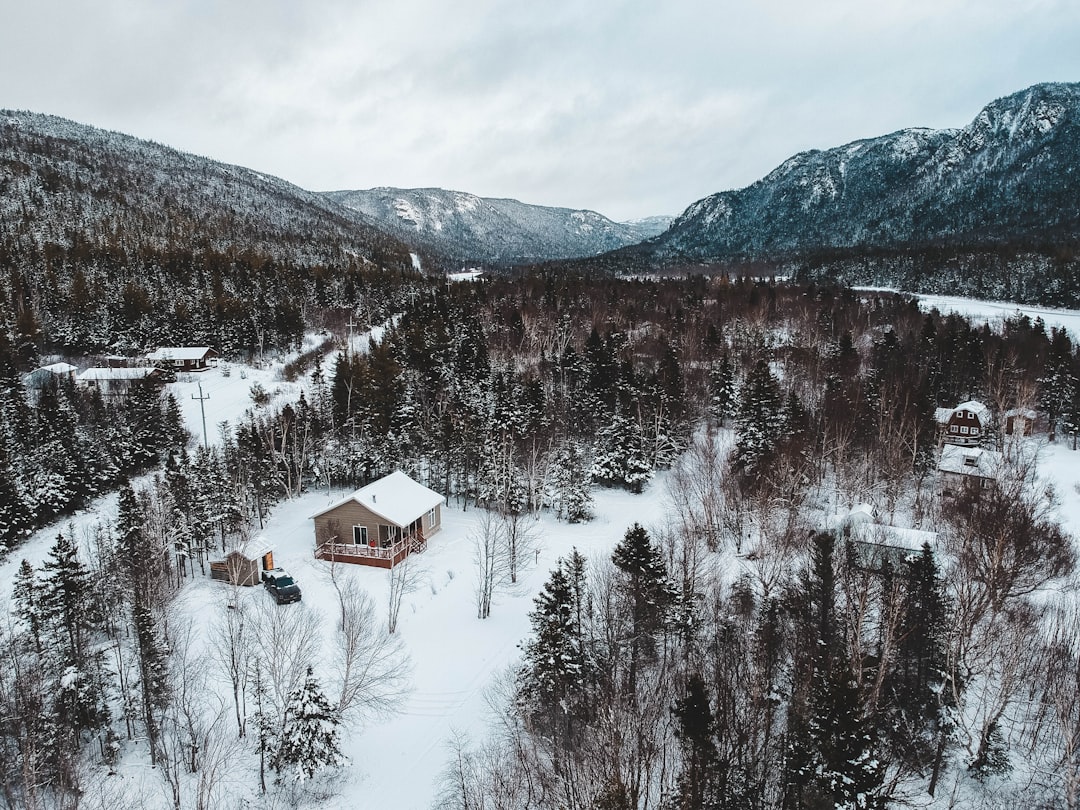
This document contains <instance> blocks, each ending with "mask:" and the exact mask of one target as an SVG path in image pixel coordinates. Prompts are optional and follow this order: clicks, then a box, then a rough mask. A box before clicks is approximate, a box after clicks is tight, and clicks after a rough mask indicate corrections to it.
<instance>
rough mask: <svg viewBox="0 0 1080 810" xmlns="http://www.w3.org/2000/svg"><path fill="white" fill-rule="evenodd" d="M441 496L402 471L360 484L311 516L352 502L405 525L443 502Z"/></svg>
mask: <svg viewBox="0 0 1080 810" xmlns="http://www.w3.org/2000/svg"><path fill="white" fill-rule="evenodd" d="M443 500H444V499H443V496H442V495H440V494H439V493H438V492H435V491H434V490H430V489H428V488H427V487H425V486H424V485H423V484H419V483H417V482H416V481H414V480H412V479H411V478H409V476H407V475H406V474H405V473H403V472H402V471H401V470H398V471H397V472H392V473H390V475H387V476H385V477H384V478H380V479H379V480H378V481H373V482H372V483H370V484H368V485H367V486H366V487H361V488H360V489H358V490H356V492H354V493H352V494H351V495H349V496H348V497H346V498H342V499H341V500H340V501H337V502H336V503H332V504H330V506H328V507H326V508H325V509H321V510H319V511H318V512H316V513H315V514H313V515H312V516H311V517H312V518H317V517H318V516H319V515H324V514H326V513H327V512H329V511H331V510H333V509H337V508H338V507H339V506H341V505H342V504H345V503H348V502H349V501H355V502H356V503H358V504H360V505H361V506H363V507H365V508H366V509H369V510H370V511H372V512H374V513H375V514H376V515H378V516H379V517H381V518H385V519H386V520H388V521H390V522H391V523H393V524H394V525H395V526H407V525H408V524H410V523H412V522H413V521H414V520H416V519H417V518H418V517H420V516H421V515H423V514H424V513H425V512H429V511H430V510H432V509H434V508H435V507H436V506H438V505H439V504H441V503H442V502H443Z"/></svg>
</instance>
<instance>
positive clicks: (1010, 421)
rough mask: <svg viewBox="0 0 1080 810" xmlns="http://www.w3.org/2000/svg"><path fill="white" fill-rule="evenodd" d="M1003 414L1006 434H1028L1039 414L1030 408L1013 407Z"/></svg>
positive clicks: (1033, 427) (1031, 430)
mask: <svg viewBox="0 0 1080 810" xmlns="http://www.w3.org/2000/svg"><path fill="white" fill-rule="evenodd" d="M1004 416H1005V435H1006V436H1030V435H1031V434H1032V432H1033V431H1034V430H1035V420H1036V419H1037V418H1038V416H1039V415H1038V414H1037V413H1036V412H1035V411H1033V410H1032V409H1031V408H1013V409H1011V410H1008V411H1005V414H1004Z"/></svg>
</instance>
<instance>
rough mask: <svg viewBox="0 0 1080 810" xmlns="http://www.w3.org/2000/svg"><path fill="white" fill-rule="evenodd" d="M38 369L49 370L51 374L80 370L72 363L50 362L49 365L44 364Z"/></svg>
mask: <svg viewBox="0 0 1080 810" xmlns="http://www.w3.org/2000/svg"><path fill="white" fill-rule="evenodd" d="M38 371H48V372H49V373H50V374H57V375H59V374H70V373H71V372H73V371H78V368H77V367H76V366H73V365H71V363H49V365H47V366H42V367H41V368H39V369H38Z"/></svg>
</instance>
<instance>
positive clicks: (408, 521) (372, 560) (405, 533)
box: [311, 470, 444, 568]
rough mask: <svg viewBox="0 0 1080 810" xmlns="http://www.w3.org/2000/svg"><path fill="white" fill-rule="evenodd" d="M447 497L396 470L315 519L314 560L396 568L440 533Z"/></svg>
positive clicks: (324, 511)
mask: <svg viewBox="0 0 1080 810" xmlns="http://www.w3.org/2000/svg"><path fill="white" fill-rule="evenodd" d="M443 502H444V498H443V496H442V495H440V494H439V493H438V492H435V491H434V490H430V489H428V488H427V487H425V486H424V485H423V484H420V483H418V482H416V481H414V480H413V479H412V478H410V477H409V476H407V475H406V474H405V473H403V472H401V471H400V470H398V471H397V472H393V473H391V474H390V475H387V476H385V477H383V478H380V479H379V480H378V481H374V482H372V483H370V484H368V485H367V486H366V487H361V488H360V489H358V490H356V491H355V492H353V493H352V494H351V495H348V496H347V497H345V498H342V499H341V500H339V501H337V502H336V503H332V504H330V506H327V507H326V508H325V509H322V510H320V511H318V512H316V513H315V514H313V515H312V516H311V519H312V520H313V521H315V556H316V557H317V558H319V559H320V560H328V561H330V562H349V563H356V564H358V565H373V566H377V567H379V568H393V567H394V566H395V565H397V564H398V563H400V562H401V561H402V560H404V559H405V558H406V557H408V556H409V555H410V554H413V553H419V552H422V551H424V550H425V549H426V548H427V541H428V538H430V537H431V535H433V534H435V533H436V532H438V531H439V529H441V528H442V505H443Z"/></svg>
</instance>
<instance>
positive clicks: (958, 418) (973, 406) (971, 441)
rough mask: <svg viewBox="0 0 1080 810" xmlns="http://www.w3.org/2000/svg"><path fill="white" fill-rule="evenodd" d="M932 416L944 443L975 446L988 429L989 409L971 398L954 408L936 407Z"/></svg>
mask: <svg viewBox="0 0 1080 810" xmlns="http://www.w3.org/2000/svg"><path fill="white" fill-rule="evenodd" d="M934 416H935V418H936V419H937V423H938V426H939V427H940V428H941V436H942V441H944V442H945V443H946V444H955V445H959V446H961V447H975V446H977V445H978V444H980V443H981V442H982V440H983V438H984V437H985V436H986V435H987V433H988V431H989V429H990V409H989V408H987V407H986V406H985V405H984V404H983V403H981V402H977V401H976V400H973V399H970V400H968V401H967V402H961V403H960V404H959V405H957V406H956V407H955V408H938V409H937V410H936V411H935V412H934Z"/></svg>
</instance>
